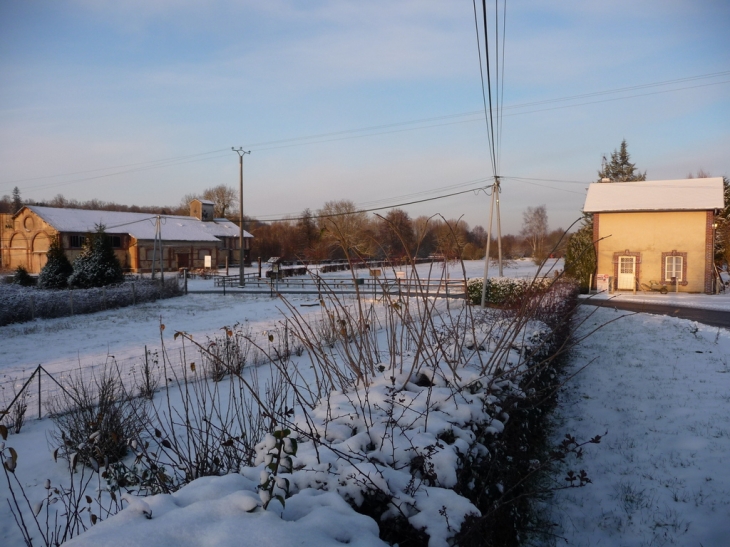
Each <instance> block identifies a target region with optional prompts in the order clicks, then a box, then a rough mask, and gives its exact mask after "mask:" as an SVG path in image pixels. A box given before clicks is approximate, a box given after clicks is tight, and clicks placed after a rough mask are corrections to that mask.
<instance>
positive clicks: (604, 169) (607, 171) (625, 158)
mask: <svg viewBox="0 0 730 547" xmlns="http://www.w3.org/2000/svg"><path fill="white" fill-rule="evenodd" d="M630 159H631V156H629V152H628V150H627V146H626V139H624V140H622V141H621V148H620V149H619V150H614V151H613V153H612V154H611V161H607V159H606V156H604V157H603V165H602V166H601V170H600V171H598V182H601V180H602V179H608V180H610V181H611V182H631V181H636V180H646V171H644V172H643V173H641V172H639V173H637V172H636V164H634V163H631V162H630V161H629V160H630Z"/></svg>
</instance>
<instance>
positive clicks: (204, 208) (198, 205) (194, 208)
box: [190, 199, 215, 221]
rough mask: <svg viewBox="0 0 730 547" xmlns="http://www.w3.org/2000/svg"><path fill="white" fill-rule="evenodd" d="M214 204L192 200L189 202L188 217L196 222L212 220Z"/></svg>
mask: <svg viewBox="0 0 730 547" xmlns="http://www.w3.org/2000/svg"><path fill="white" fill-rule="evenodd" d="M214 207H215V204H214V203H213V202H212V201H208V200H205V199H194V200H192V201H191V202H190V216H191V217H195V218H197V219H198V220H206V221H207V220H213V216H214V213H213V209H214Z"/></svg>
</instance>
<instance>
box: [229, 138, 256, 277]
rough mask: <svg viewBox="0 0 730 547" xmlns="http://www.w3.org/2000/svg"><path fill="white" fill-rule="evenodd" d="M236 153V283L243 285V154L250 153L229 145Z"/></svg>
mask: <svg viewBox="0 0 730 547" xmlns="http://www.w3.org/2000/svg"><path fill="white" fill-rule="evenodd" d="M231 150H233V151H234V152H235V153H236V154H238V166H239V168H240V171H239V173H240V174H239V177H238V200H239V201H238V211H239V219H240V225H239V235H238V247H239V249H238V285H239V287H243V286H244V285H245V284H246V278H245V276H244V275H243V259H244V253H243V156H245V155H246V154H250V153H251V151H250V150H244V149H243V148H242V147H240V146H239V147H238V148H234V147H233V146H231Z"/></svg>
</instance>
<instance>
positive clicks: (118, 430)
mask: <svg viewBox="0 0 730 547" xmlns="http://www.w3.org/2000/svg"><path fill="white" fill-rule="evenodd" d="M64 387H65V390H64V391H61V392H60V393H59V395H57V396H56V397H54V398H52V399H49V401H48V403H47V404H46V409H47V411H48V413H49V414H50V417H51V420H52V421H53V424H54V426H55V429H54V431H53V432H51V433H50V439H51V442H52V443H53V444H54V445H55V446H56V447H57V450H58V451H59V453H60V454H61V455H62V456H64V457H65V458H67V459H71V458H72V455H73V454H78V455H79V459H80V461H81V462H83V463H86V464H91V462H92V460H94V461H96V462H99V461H105V460H107V461H109V462H115V461H118V460H120V459H121V458H123V457H124V456H125V455H126V453H127V440H128V439H131V438H135V437H136V436H137V435H138V434H139V433H140V432H141V431H142V430H143V429H144V428H145V426H146V422H147V421H148V417H147V401H146V400H145V399H137V398H134V397H132V396H131V395H130V394H128V393H127V392H126V391H125V389H124V386H123V385H122V382H121V379H120V378H119V376H118V374H117V372H116V371H115V370H114V369H113V367H112V365H108V366H106V367H104V368H103V369H102V370H101V372H100V373H99V374H98V375H93V376H92V378H91V379H85V378H83V377H82V376H81V374H79V375H77V376H75V377H72V378H71V379H70V380H69V382H68V384H67V385H66V386H64ZM89 438H92V439H94V443H89Z"/></svg>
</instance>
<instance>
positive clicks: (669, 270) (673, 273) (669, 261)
mask: <svg viewBox="0 0 730 547" xmlns="http://www.w3.org/2000/svg"><path fill="white" fill-rule="evenodd" d="M683 259H684V257H681V256H668V257H666V258H665V262H664V279H666V280H667V281H671V280H672V278H673V277H676V278H677V282H682V281H684V279H682V265H683V264H682V261H683Z"/></svg>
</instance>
